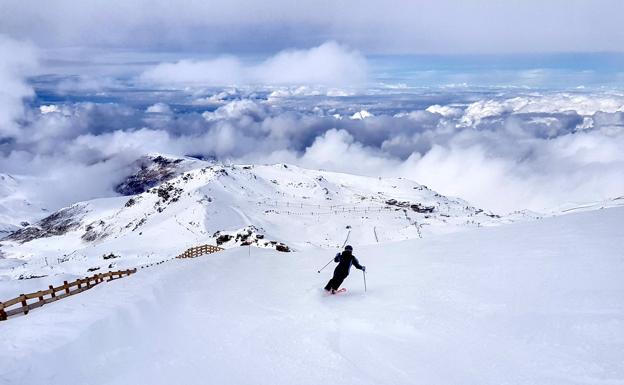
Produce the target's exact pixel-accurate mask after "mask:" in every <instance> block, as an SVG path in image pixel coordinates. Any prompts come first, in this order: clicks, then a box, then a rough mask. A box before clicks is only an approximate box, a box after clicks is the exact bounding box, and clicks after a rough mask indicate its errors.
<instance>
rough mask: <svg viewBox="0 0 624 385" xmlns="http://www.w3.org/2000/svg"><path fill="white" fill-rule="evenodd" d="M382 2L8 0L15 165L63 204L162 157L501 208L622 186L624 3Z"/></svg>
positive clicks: (6, 63) (47, 201)
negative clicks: (412, 183) (420, 187)
mask: <svg viewBox="0 0 624 385" xmlns="http://www.w3.org/2000/svg"><path fill="white" fill-rule="evenodd" d="M380 4H381V3H379V2H370V1H359V2H355V1H331V2H329V1H314V2H297V3H293V2H285V1H268V2H248V3H246V2H241V1H229V2H226V3H221V2H219V3H217V2H207V1H191V0H187V1H178V2H175V3H172V2H169V1H150V2H148V1H144V0H135V1H124V2H114V1H83V2H75V1H66V0H65V1H64V0H60V1H55V2H36V1H24V0H22V1H13V0H5V1H3V2H1V3H0V84H2V88H1V89H0V173H5V174H10V175H13V176H16V178H17V180H19V181H20V183H22V184H23V191H24V192H23V195H24V197H25V199H27V200H30V201H33V202H39V203H40V204H41V205H42V206H44V207H46V208H48V209H50V210H53V209H56V208H60V207H62V206H64V205H68V204H71V203H73V202H75V201H78V200H85V199H92V198H95V197H102V196H111V195H114V186H115V184H116V183H119V182H120V181H121V180H123V178H124V177H125V176H127V175H128V173H129V172H131V171H132V164H133V162H134V161H135V160H136V159H137V158H138V157H140V156H141V155H143V154H145V153H149V152H164V153H169V154H173V155H192V156H198V157H202V158H207V159H216V160H219V161H227V162H258V163H275V162H287V163H294V164H298V165H301V166H304V167H310V168H324V169H328V170H335V171H344V172H352V173H357V174H364V175H373V176H400V177H408V178H411V179H414V180H416V181H417V182H420V183H423V184H426V185H428V186H429V187H431V188H433V189H435V190H438V191H439V192H441V193H443V194H449V195H455V196H460V197H462V198H464V199H467V200H468V201H470V202H471V203H473V204H475V205H478V206H480V207H484V208H487V209H490V210H494V211H497V212H508V211H512V210H519V209H532V210H535V211H548V210H551V209H553V208H556V207H559V206H560V205H562V204H565V203H569V202H588V201H596V200H604V199H611V198H615V197H618V196H622V195H624V158H623V155H622V154H624V151H623V150H624V32H623V31H624V29H622V28H621V27H620V24H621V20H622V17H621V15H622V14H624V3H622V2H621V1H612V0H594V1H581V0H568V1H559V0H550V1H540V2H538V1H532V0H525V1H515V0H514V1H511V0H510V1H504V2H502V1H501V2H493V1H481V0H472V1H469V0H465V1H461V2H460V1H450V0H442V1H436V2H435V3H433V2H424V1H389V2H384V3H383V6H381V5H380ZM68 178H72V180H74V181H76V182H77V183H74V184H71V185H68V184H66V183H60V182H62V181H64V180H67V179H68ZM33 181H37V182H36V183H35V182H33ZM33 186H35V187H33ZM42 186H43V187H42ZM0 187H2V186H0ZM0 191H8V190H7V189H2V188H0ZM0 198H2V197H0ZM0 206H1V205H0ZM0 209H1V207H0Z"/></svg>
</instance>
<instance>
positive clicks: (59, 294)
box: [0, 245, 223, 321]
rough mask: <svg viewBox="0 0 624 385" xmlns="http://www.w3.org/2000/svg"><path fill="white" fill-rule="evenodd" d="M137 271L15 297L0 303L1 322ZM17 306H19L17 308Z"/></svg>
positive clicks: (204, 248)
mask: <svg viewBox="0 0 624 385" xmlns="http://www.w3.org/2000/svg"><path fill="white" fill-rule="evenodd" d="M221 250H223V249H222V248H220V247H217V246H212V245H200V246H196V247H191V248H190V249H187V250H186V251H184V252H183V253H182V254H180V255H178V256H177V257H176V258H195V257H199V256H201V255H204V254H211V253H216V252H217V251H221ZM163 262H166V261H160V262H157V263H153V264H150V265H146V266H141V268H145V267H150V266H155V265H160V264H161V263H163ZM136 271H137V269H136V268H134V269H130V270H120V271H109V272H108V273H100V274H95V275H92V276H90V277H86V278H81V279H77V280H75V281H74V282H71V283H68V282H67V281H64V282H63V284H62V285H61V286H57V287H54V286H52V285H50V286H49V288H48V289H47V290H40V291H37V292H35V293H29V294H20V295H19V296H18V297H15V298H13V299H10V300H8V301H5V302H0V321H5V320H6V319H7V318H8V317H11V316H14V315H17V314H28V312H29V311H30V310H32V309H36V308H38V307H41V306H43V305H45V304H46V303H50V302H54V301H57V300H59V299H61V298H65V297H69V296H70V295H74V294H78V293H82V292H83V291H85V290H88V289H90V288H92V287H94V286H95V285H97V284H100V283H102V282H104V281H112V280H113V279H119V278H121V277H127V276H129V275H130V274H134V273H136ZM73 288H75V289H73ZM46 296H49V298H45V297H46ZM34 299H36V300H37V301H36V302H32V303H28V301H29V300H34ZM17 305H19V306H18V307H16V306H17ZM9 308H11V309H9Z"/></svg>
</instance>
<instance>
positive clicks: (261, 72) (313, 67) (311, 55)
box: [140, 42, 367, 86]
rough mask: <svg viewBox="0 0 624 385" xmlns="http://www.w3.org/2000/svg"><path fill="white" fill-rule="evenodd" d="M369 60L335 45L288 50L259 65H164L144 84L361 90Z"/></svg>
mask: <svg viewBox="0 0 624 385" xmlns="http://www.w3.org/2000/svg"><path fill="white" fill-rule="evenodd" d="M366 77H367V63H366V59H365V58H364V57H363V56H362V55H361V54H360V53H358V52H357V51H353V50H350V49H348V48H346V47H345V46H342V45H339V44H337V43H335V42H327V43H324V44H322V45H320V46H318V47H314V48H311V49H308V50H286V51H281V52H279V53H277V54H276V55H275V56H272V57H270V58H268V59H266V60H264V61H262V62H260V63H258V64H244V63H243V62H242V61H241V60H239V59H237V58H235V57H232V56H227V57H219V58H216V59H213V60H204V61H194V60H181V61H178V62H176V63H162V64H158V65H157V66H155V67H153V68H150V69H148V70H146V71H145V72H143V74H141V76H140V80H141V81H142V82H145V83H150V84H160V85H203V86H206V85H210V86H227V85H248V84H252V85H271V86H275V85H323V86H359V85H361V84H362V83H363V82H365V81H366Z"/></svg>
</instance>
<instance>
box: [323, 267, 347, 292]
mask: <svg viewBox="0 0 624 385" xmlns="http://www.w3.org/2000/svg"><path fill="white" fill-rule="evenodd" d="M348 275H349V274H348V273H347V274H345V273H343V272H341V271H334V276H333V277H332V279H330V280H329V282H327V285H325V290H331V289H334V290H338V288H339V287H340V285H342V281H344V280H345V278H347V276H348Z"/></svg>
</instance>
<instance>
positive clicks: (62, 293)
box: [0, 269, 136, 321]
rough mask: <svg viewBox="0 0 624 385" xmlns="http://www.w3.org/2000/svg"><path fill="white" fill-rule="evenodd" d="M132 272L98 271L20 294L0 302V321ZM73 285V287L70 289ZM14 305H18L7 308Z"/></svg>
mask: <svg viewBox="0 0 624 385" xmlns="http://www.w3.org/2000/svg"><path fill="white" fill-rule="evenodd" d="M134 273H136V269H131V270H120V271H109V272H108V273H100V274H95V275H93V276H90V277H86V278H79V279H77V280H75V281H73V282H71V283H68V282H67V281H64V282H63V284H62V285H61V286H57V287H54V286H52V285H50V286H49V288H48V290H40V291H37V292H35V293H29V294H20V295H19V296H18V297H15V298H13V299H10V300H8V301H5V302H0V321H4V320H6V319H7V318H8V317H11V316H13V315H16V314H28V312H29V311H30V310H32V309H36V308H38V307H40V306H43V305H45V304H47V303H50V302H54V301H57V300H59V299H61V298H65V297H69V296H70V295H74V294H78V293H82V292H83V291H85V290H88V289H90V288H92V287H94V286H96V285H98V284H100V283H102V282H104V281H105V280H106V281H112V280H113V279H119V278H121V277H125V276H128V275H130V274H134ZM74 287H75V289H72V288H74ZM46 296H49V298H45V297H46ZM33 299H36V300H37V301H36V302H33V303H28V301H29V300H33ZM15 305H19V307H16V308H13V309H9V308H10V307H13V306H15Z"/></svg>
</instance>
